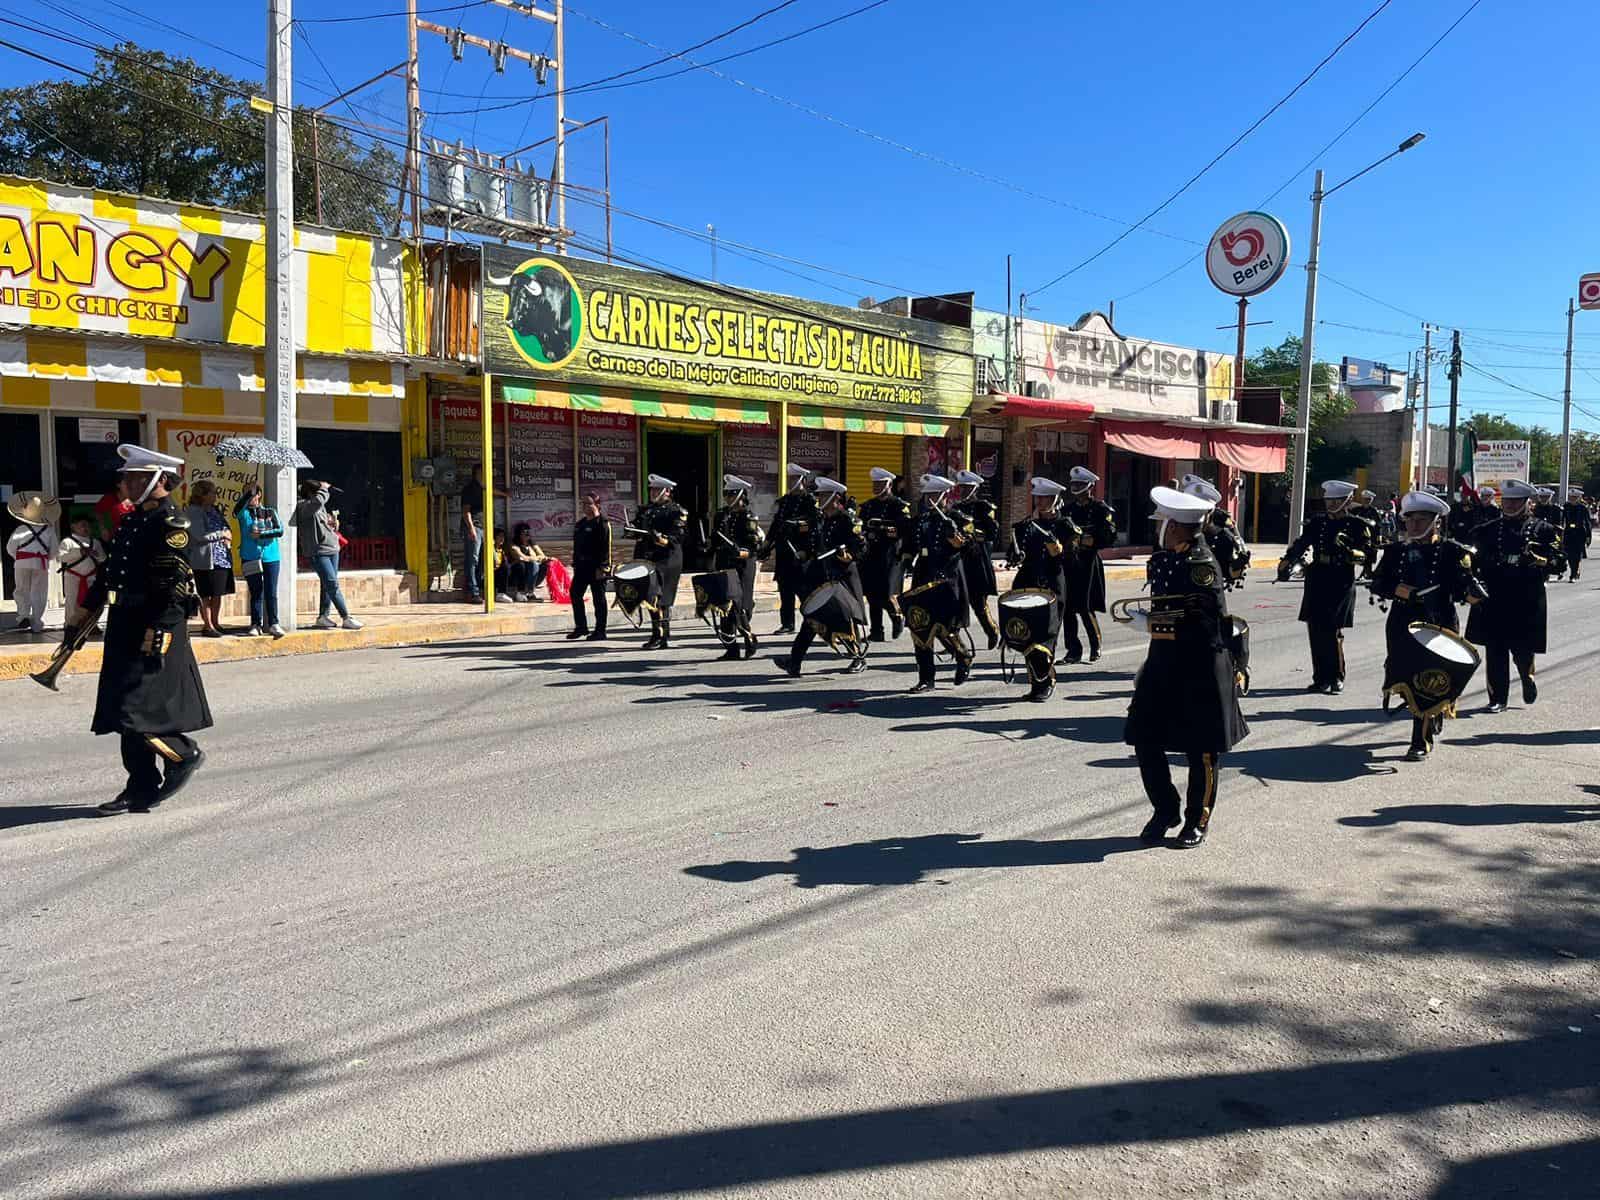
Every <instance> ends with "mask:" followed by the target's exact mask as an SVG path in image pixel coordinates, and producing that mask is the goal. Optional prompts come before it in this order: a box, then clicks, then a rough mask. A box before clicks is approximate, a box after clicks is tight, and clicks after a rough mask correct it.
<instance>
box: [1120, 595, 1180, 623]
mask: <svg viewBox="0 0 1600 1200" xmlns="http://www.w3.org/2000/svg"><path fill="white" fill-rule="evenodd" d="M1188 598H1189V597H1188V596H1186V595H1171V596H1127V597H1125V598H1123V599H1121V600H1113V601H1112V602H1111V612H1110V616H1111V619H1112V620H1113V621H1116V622H1117V623H1118V624H1120V625H1131V624H1133V623H1134V621H1135V614H1142V615H1144V616H1149V615H1150V605H1152V604H1154V603H1155V602H1156V601H1157V600H1187V599H1188Z"/></svg>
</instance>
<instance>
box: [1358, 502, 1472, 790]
mask: <svg viewBox="0 0 1600 1200" xmlns="http://www.w3.org/2000/svg"><path fill="white" fill-rule="evenodd" d="M1400 515H1401V522H1402V529H1401V533H1400V540H1399V541H1398V542H1393V543H1391V544H1389V545H1387V546H1385V547H1384V548H1383V552H1382V554H1381V555H1380V556H1379V558H1378V566H1377V569H1376V570H1375V571H1374V572H1373V579H1372V593H1373V595H1375V596H1379V597H1381V598H1383V599H1385V600H1388V601H1389V602H1390V603H1389V618H1388V621H1387V622H1386V623H1385V625H1384V639H1385V641H1386V643H1387V645H1388V651H1389V652H1388V656H1387V658H1386V659H1385V661H1384V677H1383V694H1384V701H1383V703H1384V708H1385V709H1387V708H1388V706H1389V697H1390V696H1391V695H1396V696H1399V697H1400V698H1401V699H1402V700H1404V701H1405V702H1406V705H1407V707H1409V708H1410V709H1411V746H1410V748H1409V749H1407V751H1406V760H1407V761H1408V762H1421V761H1422V760H1423V759H1425V758H1427V757H1428V753H1429V752H1430V751H1431V750H1432V749H1433V739H1434V737H1435V735H1437V734H1438V733H1439V732H1440V731H1441V730H1443V728H1444V720H1445V718H1446V717H1453V716H1455V703H1454V702H1453V701H1448V702H1443V703H1439V704H1437V705H1435V706H1425V705H1424V704H1423V703H1422V702H1421V699H1420V697H1419V696H1418V695H1417V693H1416V689H1415V687H1414V686H1413V680H1412V679H1411V672H1410V671H1408V670H1406V669H1405V668H1404V666H1403V665H1402V664H1403V662H1404V660H1405V656H1406V652H1407V651H1409V650H1410V649H1411V642H1412V638H1411V624H1412V622H1415V621H1420V622H1422V623H1423V624H1426V625H1437V626H1439V627H1440V628H1442V629H1448V630H1450V631H1452V632H1454V631H1455V630H1456V629H1457V628H1458V626H1457V618H1456V605H1457V604H1460V603H1462V602H1463V601H1465V602H1466V603H1468V604H1478V603H1480V602H1481V601H1482V600H1483V598H1484V590H1483V585H1482V584H1481V583H1479V582H1478V578H1477V576H1476V575H1475V574H1474V573H1473V566H1472V550H1471V549H1470V548H1469V547H1467V546H1464V545H1462V544H1461V543H1460V542H1457V541H1453V540H1452V539H1450V538H1447V537H1444V536H1442V530H1443V527H1444V520H1445V518H1446V517H1448V516H1449V515H1450V506H1449V505H1448V504H1446V503H1445V502H1444V501H1443V500H1441V499H1439V498H1438V497H1437V496H1430V495H1428V494H1427V493H1426V492H1407V493H1406V495H1405V498H1404V499H1402V500H1401V501H1400Z"/></svg>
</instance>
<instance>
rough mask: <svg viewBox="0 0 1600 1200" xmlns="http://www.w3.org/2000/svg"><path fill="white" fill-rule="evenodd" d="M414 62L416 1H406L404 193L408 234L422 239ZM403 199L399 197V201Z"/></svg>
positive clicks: (419, 104) (417, 79)
mask: <svg viewBox="0 0 1600 1200" xmlns="http://www.w3.org/2000/svg"><path fill="white" fill-rule="evenodd" d="M418 71H419V68H418V65H417V0H406V166H405V171H404V174H405V178H406V187H407V192H406V195H407V196H409V197H410V199H411V236H412V238H413V239H415V240H416V241H417V242H419V243H420V242H421V241H422V81H421V79H420V77H419V74H418ZM402 202H403V200H402Z"/></svg>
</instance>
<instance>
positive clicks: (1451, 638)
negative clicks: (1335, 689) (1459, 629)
mask: <svg viewBox="0 0 1600 1200" xmlns="http://www.w3.org/2000/svg"><path fill="white" fill-rule="evenodd" d="M1406 630H1407V632H1408V633H1410V634H1411V636H1410V637H1409V638H1406V639H1404V640H1402V641H1400V642H1399V643H1397V644H1396V646H1395V649H1394V651H1393V654H1394V657H1395V659H1396V660H1398V661H1391V662H1390V664H1389V674H1390V675H1391V677H1392V678H1393V679H1394V682H1393V683H1391V684H1390V685H1389V686H1388V688H1387V691H1388V692H1389V693H1390V694H1391V695H1395V696H1399V697H1400V698H1401V699H1402V700H1404V701H1405V702H1406V707H1407V708H1409V709H1410V710H1411V715H1412V716H1414V717H1419V718H1420V717H1431V716H1433V715H1434V714H1435V713H1443V714H1444V715H1445V716H1447V717H1453V716H1455V712H1456V701H1457V700H1459V699H1460V698H1461V694H1462V693H1463V692H1465V691H1466V690H1467V684H1468V683H1470V682H1471V681H1472V676H1473V675H1474V674H1475V673H1476V672H1477V670H1478V664H1479V663H1480V662H1482V661H1483V656H1482V655H1481V654H1479V653H1478V648H1477V647H1476V646H1474V645H1473V644H1472V643H1471V642H1469V641H1467V639H1466V638H1464V637H1462V636H1461V635H1460V634H1459V633H1456V632H1455V631H1454V630H1453V629H1445V628H1444V627H1443V626H1441V625H1429V624H1427V623H1425V622H1422V621H1413V622H1412V623H1411V624H1410V625H1408V626H1406Z"/></svg>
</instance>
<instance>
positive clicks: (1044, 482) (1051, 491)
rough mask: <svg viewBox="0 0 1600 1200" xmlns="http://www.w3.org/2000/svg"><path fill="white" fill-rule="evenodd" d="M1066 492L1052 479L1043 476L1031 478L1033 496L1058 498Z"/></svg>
mask: <svg viewBox="0 0 1600 1200" xmlns="http://www.w3.org/2000/svg"><path fill="white" fill-rule="evenodd" d="M1066 490H1067V489H1066V488H1065V487H1063V486H1062V485H1061V484H1059V483H1057V482H1056V481H1055V480H1054V479H1046V478H1045V477H1044V476H1043V475H1035V476H1034V477H1033V495H1035V496H1059V495H1061V493H1062V492H1064V491H1066Z"/></svg>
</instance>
